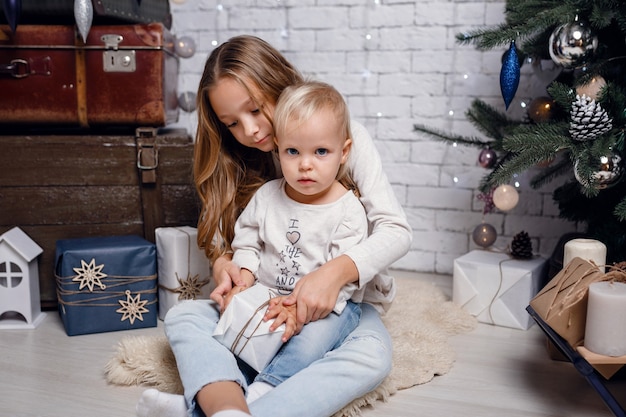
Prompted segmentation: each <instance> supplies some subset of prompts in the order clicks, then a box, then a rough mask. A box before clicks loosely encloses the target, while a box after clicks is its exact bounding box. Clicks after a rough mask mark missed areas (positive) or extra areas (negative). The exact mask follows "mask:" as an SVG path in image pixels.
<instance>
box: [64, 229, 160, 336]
mask: <svg viewBox="0 0 626 417" xmlns="http://www.w3.org/2000/svg"><path fill="white" fill-rule="evenodd" d="M55 259H56V262H55V275H56V281H57V299H58V303H59V313H60V315H61V319H62V320H63V325H64V326H65V331H66V333H67V334H68V336H75V335H80V334H89V333H103V332H112V331H119V330H130V329H139V328H145V327H155V326H156V325H157V274H156V271H157V268H156V246H155V245H154V244H153V243H150V242H148V241H147V240H145V239H143V238H141V237H139V236H108V237H91V238H82V239H65V240H58V241H57V242H56V257H55Z"/></svg>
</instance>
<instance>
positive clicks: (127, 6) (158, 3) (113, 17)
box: [0, 0, 172, 29]
mask: <svg viewBox="0 0 626 417" xmlns="http://www.w3.org/2000/svg"><path fill="white" fill-rule="evenodd" d="M20 3H21V10H19V11H18V16H16V18H17V23H18V27H19V25H28V24H30V25H32V24H36V25H46V24H48V25H49V24H56V25H73V24H74V22H75V18H74V0H21V2H20ZM91 3H92V5H93V25H103V24H111V25H112V24H131V23H163V25H164V26H165V27H166V28H168V29H170V28H171V27H172V13H171V11H170V2H169V0H91ZM6 4H8V3H7V2H6V1H5V2H2V3H0V23H9V22H8V20H9V19H8V18H7V16H6V12H5V5H6ZM7 10H8V9H7ZM9 13H10V11H9Z"/></svg>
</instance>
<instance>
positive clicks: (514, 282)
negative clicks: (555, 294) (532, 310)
mask: <svg viewBox="0 0 626 417" xmlns="http://www.w3.org/2000/svg"><path fill="white" fill-rule="evenodd" d="M547 267H548V263H547V260H546V259H544V258H541V257H534V258H532V259H528V260H518V259H513V258H511V257H510V256H509V255H507V254H505V253H500V252H488V251H483V250H474V251H471V252H469V253H467V254H466V255H463V256H461V257H459V258H457V259H455V260H454V272H453V281H452V301H453V302H454V303H455V304H457V305H460V306H461V307H462V308H463V309H464V310H466V311H468V312H469V313H470V314H472V315H473V316H475V317H476V318H477V320H478V321H480V322H482V323H489V324H494V325H497V326H503V327H510V328H514V329H522V330H526V329H528V328H529V327H530V326H531V325H532V324H533V323H534V321H533V319H532V317H530V316H529V315H528V313H527V312H526V306H527V305H528V302H529V301H530V300H531V298H533V297H534V296H535V294H537V292H538V291H539V286H540V283H541V281H542V278H543V276H544V274H545V273H546V272H547Z"/></svg>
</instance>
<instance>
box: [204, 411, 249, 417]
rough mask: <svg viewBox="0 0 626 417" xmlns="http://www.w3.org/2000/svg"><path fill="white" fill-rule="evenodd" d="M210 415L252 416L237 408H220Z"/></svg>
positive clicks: (226, 416) (215, 416)
mask: <svg viewBox="0 0 626 417" xmlns="http://www.w3.org/2000/svg"><path fill="white" fill-rule="evenodd" d="M211 417H252V416H250V414H248V413H246V412H243V411H239V410H222V411H218V412H217V413H215V414H213V415H212V416H211Z"/></svg>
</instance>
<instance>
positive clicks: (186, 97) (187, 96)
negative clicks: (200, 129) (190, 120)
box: [178, 91, 197, 113]
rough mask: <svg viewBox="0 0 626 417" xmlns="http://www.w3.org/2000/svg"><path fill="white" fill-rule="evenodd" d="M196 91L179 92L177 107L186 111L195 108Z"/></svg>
mask: <svg viewBox="0 0 626 417" xmlns="http://www.w3.org/2000/svg"><path fill="white" fill-rule="evenodd" d="M196 97H197V96H196V93H193V92H191V91H185V92H183V93H180V95H179V96H178V107H180V108H181V109H183V110H184V111H186V112H187V113H191V112H192V111H194V110H196Z"/></svg>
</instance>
